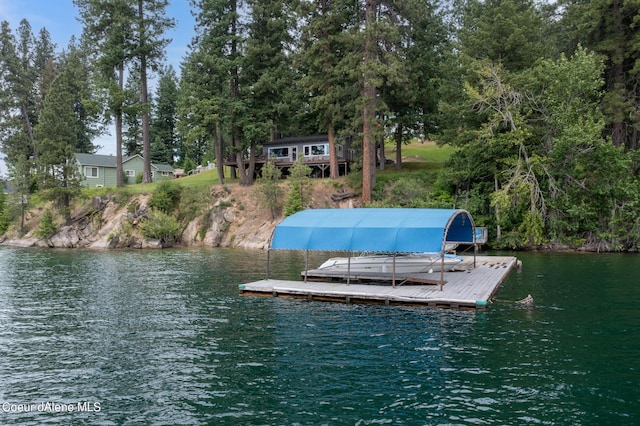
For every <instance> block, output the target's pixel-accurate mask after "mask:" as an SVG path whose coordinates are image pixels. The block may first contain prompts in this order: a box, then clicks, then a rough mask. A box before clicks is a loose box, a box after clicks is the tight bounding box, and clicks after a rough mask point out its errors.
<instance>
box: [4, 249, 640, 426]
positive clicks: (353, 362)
mask: <svg viewBox="0 0 640 426" xmlns="http://www.w3.org/2000/svg"><path fill="white" fill-rule="evenodd" d="M327 256H328V255H327V254H323V253H315V254H311V255H310V258H309V263H310V265H312V266H314V265H318V264H320V263H322V261H323V260H324V258H325V257H327ZM518 257H519V258H521V259H522V260H523V263H524V269H523V270H522V271H521V272H514V273H512V274H511V275H510V276H509V278H508V279H507V281H506V282H505V283H504V284H503V286H502V288H501V289H500V290H499V292H498V295H497V299H496V301H495V303H494V304H492V305H491V306H490V307H489V309H488V310H487V311H481V312H469V311H455V310H438V309H429V308H424V307H389V306H368V305H344V304H333V303H322V302H306V301H301V300H290V299H273V298H262V297H242V296H240V295H239V293H238V290H237V285H238V284H240V283H244V282H248V281H252V280H257V279H261V278H263V277H264V275H265V272H266V265H265V259H266V253H265V252H263V251H245V250H223V249H216V250H166V251H116V252H101V251H100V252H85V251H53V250H35V249H14V248H4V247H0V327H1V329H2V333H0V371H1V372H2V381H0V403H2V404H3V405H2V406H0V424H32V425H40V424H104V425H111V424H113V425H119V424H132V425H133V424H234V425H235V424H247V425H248V424H251V425H253V424H255V425H265V424H267V425H272V424H313V425H316V424H330V425H333V424H358V425H367V424H380V423H383V424H384V423H386V424H541V423H542V424H571V425H573V424H634V423H637V422H638V421H640V409H639V408H638V407H637V402H638V400H640V391H639V390H638V386H637V379H636V377H637V375H638V372H637V367H636V365H637V356H638V354H639V353H640V343H639V342H640V320H639V319H638V315H637V313H636V307H637V306H638V303H639V302H640V291H639V290H638V288H637V287H638V286H637V283H636V280H637V278H636V277H638V276H640V261H639V260H638V258H637V257H635V256H622V255H585V254H581V255H570V254H561V255H559V254H556V255H553V254H518ZM304 264H305V255H304V253H299V252H273V253H271V270H270V275H271V276H273V277H279V278H287V279H297V278H298V277H299V274H300V271H301V270H302V269H303V268H304ZM527 294H532V295H533V296H534V298H535V300H536V308H535V309H522V308H519V307H517V306H516V304H515V303H514V301H515V300H518V299H521V298H522V297H524V296H526V295H527ZM47 402H52V403H54V405H51V406H50V407H53V408H56V405H55V404H58V405H57V408H61V407H67V408H68V407H69V406H72V407H75V408H76V410H75V411H74V412H56V411H55V410H53V409H51V410H46V411H45V410H39V408H46V405H45V403H47ZM87 402H88V403H91V404H93V403H98V405H97V406H96V405H88V404H85V403H87ZM39 404H42V405H39ZM62 404H66V405H64V406H63V405H62ZM78 404H80V405H78ZM83 404H85V405H83ZM78 407H79V408H80V409H82V411H81V412H78ZM90 407H92V408H96V407H97V410H95V409H94V410H92V411H90V410H89V409H88V408H90ZM98 410H99V411H98ZM58 411H60V410H58Z"/></svg>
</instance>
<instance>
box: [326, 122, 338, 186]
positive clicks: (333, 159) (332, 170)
mask: <svg viewBox="0 0 640 426" xmlns="http://www.w3.org/2000/svg"><path fill="white" fill-rule="evenodd" d="M327 130H328V133H329V177H330V178H331V179H337V178H338V176H339V175H340V171H339V170H338V153H337V152H336V131H335V129H334V128H333V123H329V126H328V129H327Z"/></svg>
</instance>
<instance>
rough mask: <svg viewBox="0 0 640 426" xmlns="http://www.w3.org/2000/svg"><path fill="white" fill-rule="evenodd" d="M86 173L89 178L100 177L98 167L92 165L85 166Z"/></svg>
mask: <svg viewBox="0 0 640 426" xmlns="http://www.w3.org/2000/svg"><path fill="white" fill-rule="evenodd" d="M84 175H85V176H86V177H88V178H97V177H98V168H97V167H91V166H84Z"/></svg>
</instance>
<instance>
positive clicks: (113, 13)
mask: <svg viewBox="0 0 640 426" xmlns="http://www.w3.org/2000/svg"><path fill="white" fill-rule="evenodd" d="M73 1H74V4H75V5H76V7H78V9H79V11H80V21H81V22H82V24H83V42H84V44H85V45H87V46H90V48H92V49H93V54H94V55H95V56H96V57H97V61H96V62H97V70H98V73H97V77H98V78H97V80H98V87H101V88H103V89H104V90H105V91H106V96H107V103H108V107H107V111H108V115H110V116H111V117H113V119H114V121H115V132H116V179H117V185H118V186H124V170H123V169H122V142H123V140H122V126H123V121H122V120H123V118H122V115H123V105H124V100H125V92H124V77H125V69H126V66H127V64H129V62H130V61H131V59H132V57H133V47H132V46H133V43H134V40H133V34H134V30H133V22H134V17H135V16H136V15H135V11H134V10H133V9H132V7H131V5H130V4H129V3H130V0H73Z"/></svg>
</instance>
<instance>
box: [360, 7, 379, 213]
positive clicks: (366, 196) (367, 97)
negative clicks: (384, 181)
mask: <svg viewBox="0 0 640 426" xmlns="http://www.w3.org/2000/svg"><path fill="white" fill-rule="evenodd" d="M374 19H375V1H374V0H366V13H365V41H364V50H365V52H364V90H363V97H364V107H363V109H362V119H363V127H362V201H364V202H365V203H370V202H371V196H372V192H373V178H374V173H375V167H374V164H373V163H374V160H375V156H374V147H375V132H374V129H373V125H374V120H375V97H376V88H375V86H374V85H373V76H372V75H371V73H372V72H373V71H372V70H371V66H372V62H373V61H374V57H375V50H374V48H375V46H374V40H373V21H374Z"/></svg>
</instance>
